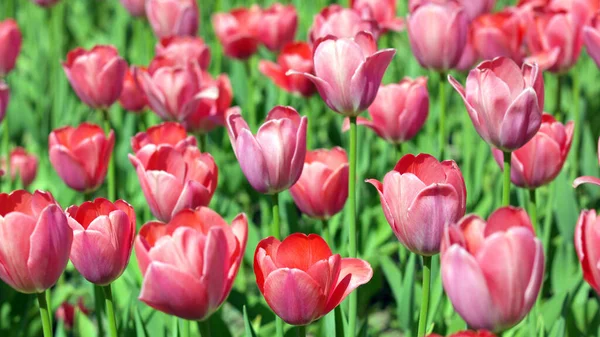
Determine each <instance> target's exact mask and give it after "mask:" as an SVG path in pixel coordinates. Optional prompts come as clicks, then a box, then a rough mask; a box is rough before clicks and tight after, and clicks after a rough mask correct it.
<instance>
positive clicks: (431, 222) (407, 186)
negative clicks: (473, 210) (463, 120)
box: [367, 154, 467, 256]
mask: <svg viewBox="0 0 600 337" xmlns="http://www.w3.org/2000/svg"><path fill="white" fill-rule="evenodd" d="M367 182H368V183H370V184H372V185H373V186H375V188H376V189H377V191H378V192H379V196H380V199H381V206H382V208H383V213H384V214H385V218H386V219H387V221H388V223H389V224H390V226H391V227H392V230H393V231H394V233H395V234H396V237H397V238H398V240H400V242H401V243H402V244H403V245H404V246H405V247H406V248H408V249H409V250H410V251H411V252H413V253H416V254H420V255H424V256H431V255H435V254H437V253H439V252H440V244H441V241H442V236H443V233H444V228H446V227H447V226H448V225H450V224H452V223H454V222H456V221H457V220H458V219H460V217H462V216H463V215H464V214H465V209H466V203H467V190H466V187H465V181H464V179H463V176H462V173H461V172H460V169H459V168H458V166H457V165H456V163H455V162H454V161H452V160H446V161H443V162H441V163H440V162H438V161H437V160H436V159H435V158H434V157H432V156H430V155H428V154H419V155H418V156H416V157H415V156H413V155H412V154H407V155H405V156H404V157H402V158H401V159H400V161H398V163H397V164H396V167H394V170H393V171H390V172H389V173H387V174H386V175H385V178H384V179H383V183H381V182H379V181H377V180H375V179H369V180H367ZM401 192H402V193H401Z"/></svg>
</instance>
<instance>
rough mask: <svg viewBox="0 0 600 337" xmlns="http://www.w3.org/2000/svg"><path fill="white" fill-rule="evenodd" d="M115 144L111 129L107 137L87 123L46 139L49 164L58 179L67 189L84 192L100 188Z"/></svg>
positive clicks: (64, 129) (60, 131) (54, 132)
mask: <svg viewBox="0 0 600 337" xmlns="http://www.w3.org/2000/svg"><path fill="white" fill-rule="evenodd" d="M114 145H115V133H114V131H113V130H111V131H110V133H109V134H108V135H106V134H104V131H103V130H102V128H101V127H99V126H98V125H95V124H90V123H82V124H80V125H79V126H78V127H72V126H64V127H62V128H59V129H55V130H54V131H52V132H51V133H50V136H49V137H48V147H49V152H50V163H51V164H52V167H54V170H56V173H57V174H58V176H59V177H60V178H61V179H62V180H63V181H64V182H65V184H67V186H69V187H70V188H72V189H74V190H76V191H79V192H86V193H89V192H93V191H95V190H96V189H97V188H98V187H100V185H102V182H103V181H104V178H105V177H106V171H107V169H108V162H109V160H110V156H111V154H112V151H113V147H114Z"/></svg>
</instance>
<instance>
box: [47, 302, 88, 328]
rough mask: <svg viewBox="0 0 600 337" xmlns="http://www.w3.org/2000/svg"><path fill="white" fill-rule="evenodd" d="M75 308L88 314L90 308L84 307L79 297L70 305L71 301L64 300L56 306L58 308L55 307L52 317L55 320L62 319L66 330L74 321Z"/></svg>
mask: <svg viewBox="0 0 600 337" xmlns="http://www.w3.org/2000/svg"><path fill="white" fill-rule="evenodd" d="M75 309H77V310H78V311H79V312H81V313H82V314H84V315H88V314H89V313H90V310H89V309H88V308H86V306H85V304H84V303H83V299H82V298H81V297H80V298H79V300H77V304H76V305H72V304H71V303H69V302H67V301H64V302H63V303H62V304H61V305H60V306H59V307H58V309H56V313H55V314H54V317H55V318H56V320H57V321H62V322H63V324H64V327H65V328H66V329H67V330H68V329H71V328H72V327H73V325H74V323H75Z"/></svg>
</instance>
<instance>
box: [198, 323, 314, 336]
mask: <svg viewBox="0 0 600 337" xmlns="http://www.w3.org/2000/svg"><path fill="white" fill-rule="evenodd" d="M296 333H297V336H298V337H306V325H298V328H297V330H296ZM203 337H204V336H203Z"/></svg>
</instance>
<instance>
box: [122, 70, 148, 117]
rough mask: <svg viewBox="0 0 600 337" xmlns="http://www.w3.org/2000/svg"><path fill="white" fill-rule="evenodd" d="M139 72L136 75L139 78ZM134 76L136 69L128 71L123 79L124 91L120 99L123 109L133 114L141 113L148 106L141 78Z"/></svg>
mask: <svg viewBox="0 0 600 337" xmlns="http://www.w3.org/2000/svg"><path fill="white" fill-rule="evenodd" d="M139 74H140V73H139V72H137V73H135V75H137V76H139ZM135 75H134V68H133V67H132V68H131V69H127V72H126V73H125V77H124V79H123V90H122V91H121V96H120V97H119V103H121V106H122V107H123V109H125V110H127V111H133V112H141V111H143V110H144V108H145V107H146V106H147V105H148V99H147V98H146V93H145V92H144V90H142V88H141V87H140V84H139V78H136V76H135Z"/></svg>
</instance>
